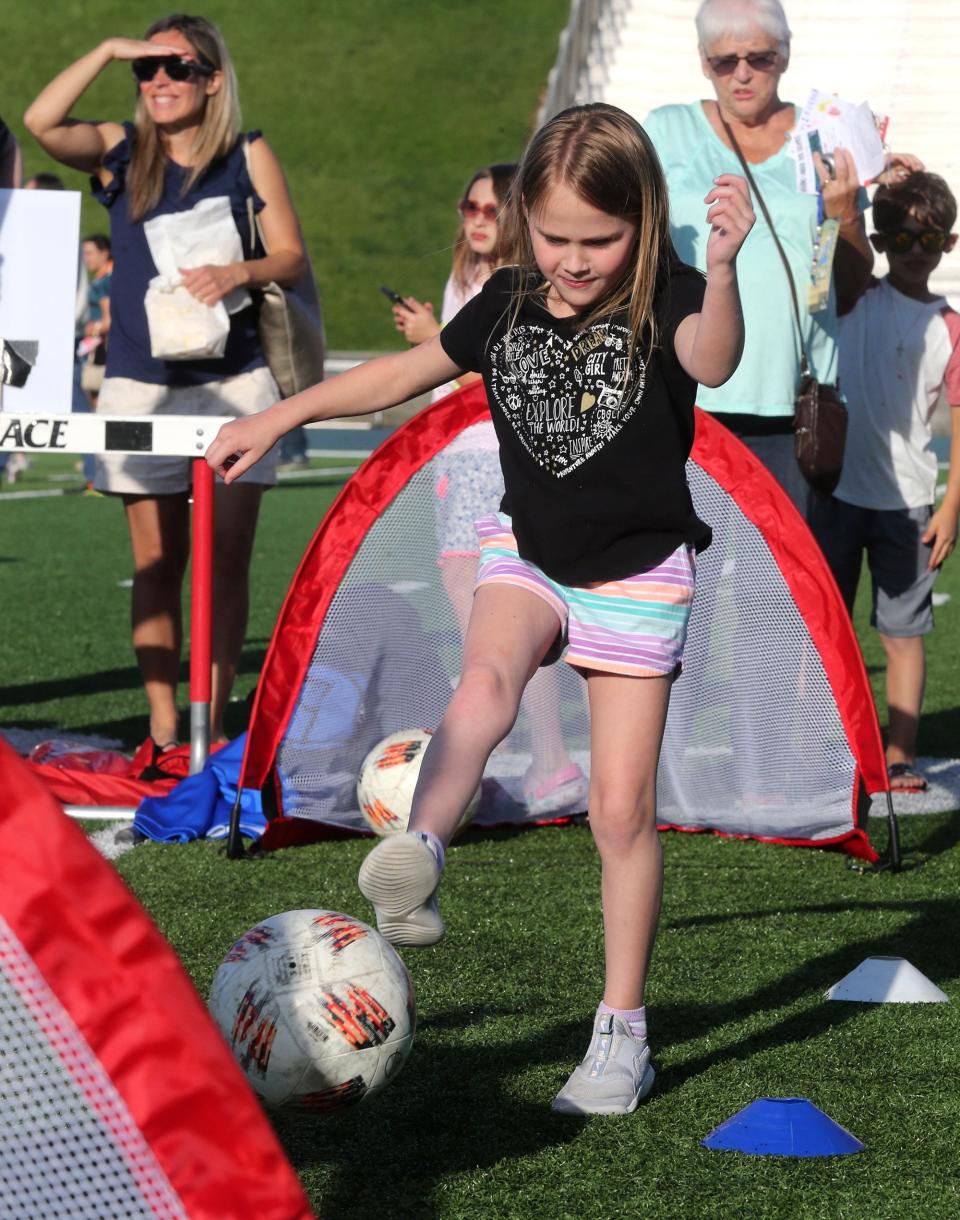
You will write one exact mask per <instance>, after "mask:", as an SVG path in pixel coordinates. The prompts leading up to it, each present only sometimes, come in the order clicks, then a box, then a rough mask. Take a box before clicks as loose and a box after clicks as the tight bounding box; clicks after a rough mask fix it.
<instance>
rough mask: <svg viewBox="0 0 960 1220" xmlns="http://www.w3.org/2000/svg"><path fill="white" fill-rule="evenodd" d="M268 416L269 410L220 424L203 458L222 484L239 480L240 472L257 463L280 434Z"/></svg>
mask: <svg viewBox="0 0 960 1220" xmlns="http://www.w3.org/2000/svg"><path fill="white" fill-rule="evenodd" d="M270 415H271V412H270V409H269V408H268V409H267V410H266V411H261V412H259V413H258V414H257V415H247V416H245V417H244V418H243V419H232V420H231V421H230V422H229V423H228V424H222V425H221V427H220V431H219V432H218V433H217V435H216V436H215V437H214V438H213V440H212V441H211V442H210V446H209V448H208V449H207V452H206V453H205V454H204V457H205V458H206V461H207V465H208V466H211V467H212V468H213V470H214V473H216V474H218V475H219V476H220V478H221V479H223V481H224V483H232V482H233V481H234V479H239V477H240V476H241V475H242V474H243V472H244V471H245V470H249V469H250V467H251V466H252V465H254V463H255V462H259V460H260V459H261V458H262V457H263V455H264V454H265V453H267V452H269V450H271V449H272V448H273V446H274V445H275V444H276V443H277V441H278V440H279V439H280V437H281V436H282V435H283V433H282V431H281V430H280V429H278V428H277V426H276V424H275V423H274V422H273V421H272V420H271V418H270Z"/></svg>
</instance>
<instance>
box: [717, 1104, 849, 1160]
mask: <svg viewBox="0 0 960 1220" xmlns="http://www.w3.org/2000/svg"><path fill="white" fill-rule="evenodd" d="M700 1142H701V1144H703V1146H704V1148H714V1149H726V1150H729V1151H731V1152H747V1153H750V1154H751V1155H752V1156H846V1155H848V1154H849V1153H851V1152H862V1151H863V1144H861V1143H860V1141H859V1140H858V1139H857V1138H856V1137H855V1136H853V1135H851V1134H850V1132H849V1131H847V1130H846V1128H844V1127H841V1126H840V1124H839V1123H835V1122H834V1121H833V1119H832V1118H830V1116H829V1115H827V1114H824V1112H823V1111H822V1110H819V1109H818V1108H817V1107H816V1106H815V1105H814V1104H813V1102H812V1101H808V1100H807V1099H806V1098H805V1097H759V1098H757V1100H756V1101H752V1102H751V1103H750V1105H749V1106H744V1108H743V1109H742V1110H739V1111H738V1112H737V1113H736V1114H734V1115H733V1117H732V1118H728V1119H727V1121H726V1122H725V1123H721V1124H720V1126H719V1127H715V1128H714V1129H713V1131H711V1132H710V1134H709V1135H708V1136H707V1137H706V1139H703V1140H701V1141H700Z"/></svg>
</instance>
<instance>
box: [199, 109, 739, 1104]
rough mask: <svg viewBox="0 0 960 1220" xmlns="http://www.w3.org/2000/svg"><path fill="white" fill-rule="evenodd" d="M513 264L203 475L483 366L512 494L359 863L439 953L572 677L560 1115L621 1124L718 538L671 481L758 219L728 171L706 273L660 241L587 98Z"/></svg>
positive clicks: (612, 114)
mask: <svg viewBox="0 0 960 1220" xmlns="http://www.w3.org/2000/svg"><path fill="white" fill-rule="evenodd" d="M513 199H514V205H513V206H515V207H516V208H517V209H518V213H519V214H518V216H517V220H518V222H519V223H521V224H522V226H523V232H524V238H523V243H522V247H523V248H522V256H521V262H520V264H519V265H518V266H516V267H508V268H503V269H501V270H499V271H497V272H496V273H495V274H494V275H492V276H491V277H490V279H489V280H488V281H487V283H486V285H485V286H484V288H483V291H482V292H481V293H480V294H479V295H478V296H477V297H475V298H474V299H473V300H472V301H470V302H469V303H468V304H467V305H466V306H465V307H464V308H463V309H462V310H461V312H460V313H459V314H458V315H457V317H456V318H454V320H453V321H452V322H451V323H450V324H449V325H448V326H446V327H444V329H443V331H442V332H441V333H440V334H439V335H438V336H436V337H435V338H433V339H430V340H429V341H428V342H426V343H423V344H421V345H419V346H418V347H415V348H413V349H412V350H410V351H408V352H403V353H401V354H398V355H390V356H384V357H381V358H380V359H378V360H374V361H371V362H370V363H369V364H366V365H363V366H361V367H360V368H358V369H356V370H353V371H351V372H349V373H345V374H343V375H341V376H340V377H337V378H335V379H334V380H332V381H330V382H326V383H324V384H323V385H319V386H315V387H313V388H312V389H310V390H307V391H305V392H304V393H302V394H300V395H297V396H296V397H294V398H289V399H286V400H285V401H284V402H280V403H277V404H276V405H275V406H273V407H271V408H270V409H269V410H268V411H266V412H264V413H262V414H260V415H257V416H253V417H251V418H249V419H245V420H239V421H236V422H231V423H229V424H226V425H224V427H223V428H222V429H221V431H220V433H219V434H218V436H217V438H216V440H215V441H214V442H213V444H212V445H211V446H210V449H209V451H208V453H207V460H208V461H209V462H210V464H211V465H212V466H213V468H214V469H215V470H216V471H218V472H219V473H220V474H221V475H222V476H223V477H224V478H225V479H226V480H227V481H228V482H229V481H232V480H233V479H234V478H236V477H238V476H239V475H240V474H242V473H243V472H244V471H245V470H247V469H249V467H250V466H251V465H252V464H253V463H254V462H255V461H256V460H257V459H258V458H260V457H262V456H263V454H265V453H266V452H267V451H268V450H269V449H270V447H271V446H272V445H273V444H275V443H276V441H277V440H278V438H279V437H280V436H282V435H283V433H285V432H286V431H288V430H289V429H290V428H293V427H295V426H296V425H297V424H300V423H303V422H305V421H306V420H311V419H328V418H331V417H334V416H340V415H358V414H362V413H364V412H371V411H377V410H380V409H382V408H384V407H387V406H390V405H392V404H394V403H396V402H402V401H403V400H405V399H407V398H410V397H412V396H413V395H415V394H419V393H422V392H424V391H425V390H427V389H429V388H430V387H432V386H435V385H438V384H441V383H442V382H444V381H449V380H450V379H451V378H454V377H457V376H458V375H459V374H460V373H461V372H463V371H465V370H473V371H478V372H481V373H482V375H483V379H484V382H485V385H486V389H487V395H488V398H489V400H490V406H491V410H492V412H493V418H494V422H495V425H496V428H497V436H498V438H499V442H500V460H501V463H502V466H503V475H504V482H505V486H506V496H505V499H504V502H503V506H502V507H503V509H504V510H505V511H502V512H500V513H496V514H490V515H489V516H487V517H485V518H483V519H482V520H481V521H479V522H478V523H477V532H478V536H479V539H480V546H481V557H480V566H479V571H478V576H477V592H476V596H475V598H474V604H473V609H472V612H471V615H470V623H469V627H468V630H467V639H466V643H465V646H464V659H463V670H462V674H461V677H460V682H459V685H458V687H457V689H456V691H455V692H454V694H453V696H452V698H451V701H450V705H449V707H448V708H447V711H446V714H445V715H444V717H443V720H442V722H441V724H440V727H439V729H438V730H437V732H436V734H435V735H434V738H433V741H432V742H431V745H430V749H429V750H428V751H427V753H426V754H425V756H424V763H423V767H422V770H421V772H420V779H419V783H418V785H417V791H416V795H415V798H414V804H413V813H412V816H411V819H410V832H409V833H408V834H406V835H403V836H399V837H396V838H393V839H385V840H383V841H382V842H381V843H379V844H378V845H377V846H376V847H375V848H374V849H373V851H372V852H371V853H370V854H369V855H368V857H367V858H366V860H365V861H364V863H363V866H362V868H361V870H360V888H361V890H362V891H363V893H364V894H365V895H366V897H367V898H369V900H370V901H371V902H372V903H373V906H374V908H375V910H376V916H377V924H378V926H379V928H380V930H381V932H382V933H383V934H384V935H385V936H386V937H387V938H388V939H389V940H392V941H393V942H394V943H395V944H420V945H423V944H433V943H435V942H436V941H438V940H440V938H441V937H442V936H443V932H444V927H443V922H442V920H441V918H440V914H439V911H438V908H437V900H436V893H437V887H438V885H439V882H440V876H441V872H442V869H443V859H444V849H445V847H446V845H447V843H448V842H449V841H450V838H451V836H452V835H453V832H454V830H455V829H456V827H457V824H458V822H459V819H460V816H461V814H462V812H463V810H464V809H465V808H466V806H467V803H468V802H469V800H470V799H471V797H472V796H473V794H474V792H475V791H476V788H477V785H478V784H479V782H480V777H481V775H482V773H483V770H484V767H485V765H486V761H487V758H488V756H489V755H490V753H491V751H492V750H493V749H494V747H495V746H496V745H497V743H498V742H499V741H501V740H502V739H503V737H504V736H505V735H506V734H507V733H508V732H509V731H510V728H511V726H512V724H513V722H514V719H515V717H516V715H517V709H518V707H519V703H520V698H521V696H522V694H523V690H524V687H525V686H526V684H527V683H528V682H529V681H530V678H531V677H532V675H533V674H534V673H535V672H536V670H537V668H538V667H539V666H540V665H542V664H549V663H551V662H553V661H554V660H556V659H557V658H558V657H560V656H562V657H563V659H564V660H565V661H566V662H567V663H568V664H570V665H573V666H575V667H576V668H577V669H578V670H579V671H580V672H581V673H582V674H583V675H584V677H585V678H586V682H587V690H588V698H589V703H590V716H591V774H590V794H589V802H588V805H589V812H590V826H591V829H592V831H593V836H594V839H595V841H596V843H597V847H598V850H599V853H600V860H601V866H602V881H601V890H602V899H603V922H604V945H605V962H606V972H605V987H604V995H603V1002H602V1003H601V1004H600V1006H599V1008H598V1010H597V1015H596V1019H595V1022H594V1032H593V1037H592V1040H591V1042H590V1046H589V1049H588V1051H587V1054H586V1056H585V1057H584V1059H583V1062H582V1063H581V1064H580V1065H579V1066H578V1067H577V1068H575V1069H574V1071H573V1073H572V1075H571V1076H570V1078H569V1080H568V1081H567V1083H566V1085H564V1087H563V1089H562V1090H561V1091H560V1093H559V1095H558V1096H557V1098H556V1099H555V1101H554V1103H553V1105H554V1109H556V1110H559V1111H561V1112H564V1113H573V1114H591V1113H593V1114H622V1113H629V1112H631V1111H633V1110H634V1109H635V1108H636V1106H637V1103H638V1102H639V1101H640V1099H641V1098H642V1097H644V1096H645V1095H646V1094H647V1093H648V1092H649V1091H650V1088H651V1087H652V1085H653V1077H654V1073H653V1068H652V1066H651V1064H650V1052H649V1049H648V1047H647V1045H646V1016H645V1012H644V1008H643V991H644V984H645V981H646V974H647V967H648V963H649V959H650V953H651V950H652V947H653V940H654V936H655V933H656V927H657V920H658V916H659V910H660V893H661V881H662V872H663V866H662V857H661V853H660V844H659V841H658V838H657V831H656V808H655V806H656V773H657V761H658V756H659V751H660V741H661V738H662V735H663V728H664V723H665V720H666V715H667V706H668V702H669V697H670V686H671V683H672V682H673V680H674V678H675V677H676V676H677V674H678V673H679V669H680V663H681V658H682V654H683V644H684V639H685V636H686V628H687V620H688V618H689V614H690V606H691V602H692V600H693V586H694V554H695V551H696V550H698V549H702V548H703V547H705V546H706V545H707V544H708V542H709V540H710V530H709V528H708V527H707V526H706V525H704V524H703V522H701V521H700V520H698V518H697V516H696V514H695V512H694V510H693V504H692V502H691V499H690V493H689V490H688V488H687V483H686V477H685V470H684V464H685V462H686V458H687V456H688V454H689V452H690V447H691V444H692V442H693V403H694V395H695V392H696V385H697V382H702V383H704V384H706V385H719V384H720V383H721V382H723V381H724V380H726V378H727V377H729V376H730V374H731V373H732V372H733V370H734V369H735V368H736V365H737V361H738V359H739V356H740V351H741V347H742V343H743V322H742V317H741V312H740V299H739V295H738V291H737V280H736V271H735V261H736V255H737V252H738V251H739V249H740V247H741V245H742V244H743V241H744V239H745V238H746V236H747V234H748V232H749V231H750V229H751V227H752V225H753V221H754V216H753V211H752V209H751V207H750V200H749V195H748V192H747V189H746V185H745V183H744V182H743V180H742V179H741V178H738V177H735V176H734V175H728V174H724V175H722V176H721V177H720V178H718V179H717V180H716V182H715V184H714V186H713V188H712V189H711V190H710V192H709V193H708V194H707V196H706V198H705V200H704V202H705V204H707V205H708V207H709V211H708V216H709V219H710V222H711V233H710V237H709V241H708V247H707V277H706V282H704V280H703V277H702V276H701V275H700V274H699V273H698V272H696V271H694V270H692V269H691V268H689V267H686V266H684V265H683V264H682V263H680V261H679V260H678V258H677V256H676V253H675V251H674V249H673V246H672V243H671V241H670V235H669V226H668V212H667V192H666V186H665V184H664V179H663V174H662V172H661V169H660V164H659V162H658V160H657V156H656V153H655V152H654V151H653V147H652V145H651V144H650V142H649V140H648V139H647V136H646V135H645V133H644V132H643V130H642V128H641V127H640V126H639V124H638V123H637V122H636V121H635V120H634V119H632V118H631V117H630V116H629V115H627V114H625V113H624V112H623V111H621V110H618V109H616V108H615V107H613V106H607V105H602V104H596V105H589V106H578V107H573V108H571V109H570V110H566V111H564V112H563V113H561V114H559V115H557V116H556V118H554V119H552V120H551V121H550V122H549V123H547V124H546V125H545V126H544V127H542V128H541V129H540V131H538V132H537V134H536V135H535V136H534V137H533V139H532V141H531V143H530V146H529V148H528V149H527V152H526V154H525V156H524V159H523V162H522V164H521V166H520V169H519V171H518V175H517V182H516V185H515V190H514V192H513Z"/></svg>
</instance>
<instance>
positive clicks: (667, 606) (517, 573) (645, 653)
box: [476, 513, 695, 678]
mask: <svg viewBox="0 0 960 1220" xmlns="http://www.w3.org/2000/svg"><path fill="white" fill-rule="evenodd" d="M476 530H477V537H478V539H479V541H480V563H479V568H478V571H477V587H478V588H479V586H480V585H482V584H493V583H496V584H507V585H516V586H517V587H518V588H521V589H528V590H529V591H530V592H531V593H534V594H536V595H537V596H538V597H541V598H542V599H543V600H544V601H545V602H546V603H547V604H548V605H549V606H551V607H552V608H553V609H554V610H555V611H556V613H557V617H558V618H559V619H560V633H559V635H558V637H557V643H556V644H555V645H554V647H553V648H551V649H550V651H549V652H548V653H547V656H546V657H544V660H543V664H544V665H550V664H552V663H553V662H554V661H556V660H559V659H560V658H561V657H562V658H563V660H564V661H566V663H567V664H568V665H571V666H573V667H574V668H575V669H595V670H601V671H603V672H605V673H614V674H626V675H628V676H630V677H635V678H659V677H663V676H664V675H675V674H678V673H679V672H680V666H681V663H682V661H683V645H684V642H685V640H686V638H687V624H688V622H689V621H690V609H691V607H692V605H693V591H694V574H695V557H694V549H693V547H690V546H680V547H678V548H677V549H676V550H675V551H674V552H673V554H672V555H669V556H668V557H667V558H666V559H664V560H663V562H662V563H659V564H658V565H657V566H656V567H655V568H648V569H647V570H646V571H645V572H639V573H638V574H637V575H636V576H627V577H624V579H623V580H611V581H596V582H591V583H590V584H586V585H561V584H559V583H558V582H557V581H555V580H551V579H550V577H549V576H547V574H546V573H545V572H543V571H541V569H540V568H538V567H537V566H536V564H532V563H529V562H528V561H527V560H525V559H521V558H520V556H519V554H518V553H517V540H516V538H514V536H513V529H512V524H511V521H510V518H509V517H507V516H506V515H505V514H503V513H491V514H490V515H489V516H486V517H482V518H481V519H480V520H479V521H478V522H477V523H476Z"/></svg>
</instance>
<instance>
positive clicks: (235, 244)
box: [143, 195, 251, 360]
mask: <svg viewBox="0 0 960 1220" xmlns="http://www.w3.org/2000/svg"><path fill="white" fill-rule="evenodd" d="M143 230H144V234H145V236H146V239H147V245H148V246H149V247H150V254H151V256H152V257H153V261H154V264H155V266H156V268H157V271H158V273H159V274H158V275H156V276H155V277H154V278H153V279H152V280H151V281H150V283H149V285H148V287H147V293H146V296H145V298H144V305H145V307H146V312H147V325H148V326H149V329H150V351H151V353H152V355H153V356H154V357H156V358H157V359H160V360H215V359H218V358H219V357H221V356H222V355H223V353H224V350H225V348H226V343H227V335H228V334H229V333H230V317H229V315H230V314H232V313H236V312H237V311H238V310H240V309H244V308H246V306H248V305H249V304H250V303H251V297H250V294H249V293H248V292H247V291H246V290H245V289H242V288H240V289H237V290H235V291H234V292H231V293H230V294H229V295H228V296H226V297H224V299H223V300H222V301H218V302H217V304H216V305H212V306H211V305H204V303H203V302H202V301H198V300H197V299H196V297H194V296H192V295H191V294H190V293H189V292H188V291H187V289H186V288H185V287H184V286H183V280H182V276H181V271H182V270H185V269H188V268H190V269H192V268H194V267H202V266H206V265H210V266H218V267H220V266H226V265H227V264H228V263H236V262H240V261H241V260H242V259H243V257H244V254H243V245H242V243H241V240H240V233H239V231H238V230H237V226H236V223H235V221H234V218H233V212H232V210H231V208H230V200H229V198H228V197H227V196H226V195H219V196H216V197H215V198H211V199H201V200H200V202H199V203H197V204H196V205H195V206H194V207H192V208H190V209H189V211H185V212H167V213H164V215H162V216H155V217H154V218H153V219H152V220H148V221H147V222H146V223H145V224H144V226H143Z"/></svg>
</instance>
